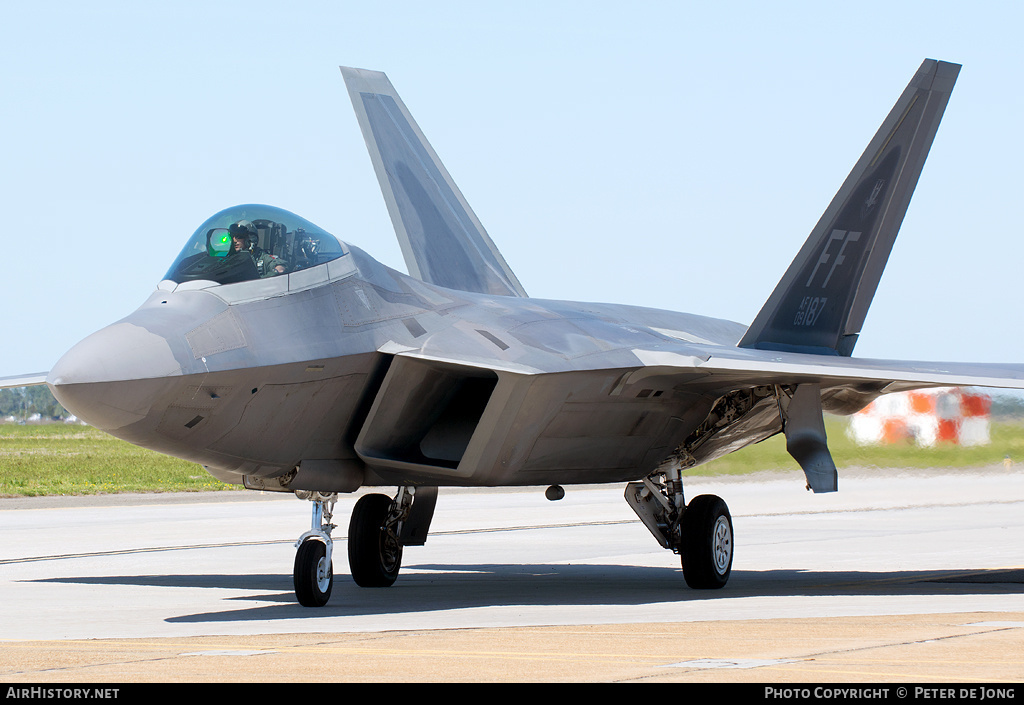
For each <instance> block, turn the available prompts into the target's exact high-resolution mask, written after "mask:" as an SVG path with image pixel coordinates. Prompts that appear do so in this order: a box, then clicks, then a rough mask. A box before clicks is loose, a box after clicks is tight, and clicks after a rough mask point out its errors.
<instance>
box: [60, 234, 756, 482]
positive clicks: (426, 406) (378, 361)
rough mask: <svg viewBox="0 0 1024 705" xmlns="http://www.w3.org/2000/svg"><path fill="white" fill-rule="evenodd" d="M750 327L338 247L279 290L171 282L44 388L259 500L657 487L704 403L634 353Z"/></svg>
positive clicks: (92, 339)
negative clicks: (451, 283)
mask: <svg viewBox="0 0 1024 705" xmlns="http://www.w3.org/2000/svg"><path fill="white" fill-rule="evenodd" d="M200 230H202V228H201V229H200ZM197 232H198V231H197ZM744 330H745V327H744V326H742V325H740V324H736V323H732V322H728V321H721V320H716V319H710V318H706V317H701V316H693V315H688V314H681V313H673V312H669V311H661V310H656V309H647V308H639V307H629V306H616V305H610V304H584V303H575V302H561V301H548V300H538V299H527V298H518V297H508V296H490V295H484V294H476V293H467V292H461V291H455V290H451V289H445V288H443V287H438V286H434V285H430V284H427V283H424V282H422V281H419V280H417V279H414V278H412V277H409V276H407V275H405V274H402V273H400V272H397V271H395V270H392V269H390V268H388V267H385V266H384V265H382V264H380V263H378V262H377V261H375V260H374V259H373V258H371V257H370V256H369V255H367V254H365V253H364V252H362V251H361V250H359V249H358V248H355V247H351V246H349V245H346V244H342V248H341V254H340V255H338V256H336V257H334V258H333V259H331V260H329V261H327V262H324V263H322V264H318V265H315V266H310V267H307V268H304V269H300V270H297V271H292V272H287V273H283V274H280V275H276V276H270V277H267V278H258V279H252V280H245V281H237V282H230V283H217V282H214V281H211V280H204V279H192V280H189V281H184V282H176V281H173V280H165V281H162V282H161V283H160V284H159V286H158V287H157V289H156V291H155V292H154V293H153V294H152V295H151V296H150V297H149V299H148V300H147V301H146V302H145V303H144V304H143V305H142V306H140V307H139V308H138V309H137V310H136V311H135V312H133V313H132V314H130V315H129V316H127V317H125V318H124V319H122V320H120V321H118V322H116V323H114V324H112V325H110V326H108V327H106V328H104V329H102V330H100V331H98V332H97V333H95V334H93V335H91V336H89V337H88V338H86V339H85V340H83V341H82V342H81V343H79V344H78V345H76V346H75V347H74V348H72V349H71V350H70V351H69V352H68V353H67V354H66V355H65V356H64V357H63V358H62V359H61V360H60V361H59V362H58V363H57V365H56V366H55V367H54V368H53V370H52V371H51V372H50V375H49V377H48V379H47V382H48V384H49V385H50V387H51V389H52V390H53V392H54V394H55V395H56V397H57V398H58V400H59V401H60V402H61V403H62V404H63V405H64V406H65V407H66V408H68V409H69V410H70V411H72V412H74V413H75V414H76V415H78V416H79V417H80V418H81V419H83V420H85V421H86V422H88V423H90V424H91V425H93V426H96V427H97V428H100V429H102V430H104V431H106V432H108V433H110V434H112V435H114V436H117V437H120V438H123V439H125V440H127V441H130V442H132V443H135V444H137V445H140V446H144V447H147V448H151V449H154V450H157V451H160V452H163V453H167V454H170V455H174V456H177V457H180V458H184V459H187V460H191V461H194V462H197V463H199V464H201V465H203V466H205V467H206V468H207V469H208V470H209V471H210V472H211V473H212V474H214V475H215V476H216V477H218V478H220V479H222V480H225V481H229V482H235V483H245V484H246V485H248V486H253V487H260V486H265V485H268V484H269V485H271V486H269V487H267V488H268V489H335V490H349V491H350V490H351V489H355V488H356V487H358V486H361V485H364V484H367V485H374V484H395V483H396V482H398V483H399V484H403V483H405V484H423V483H426V484H460V485H497V484H541V483H550V482H556V481H560V482H566V483H569V482H596V481H618V480H622V479H635V478H638V477H642V476H643V475H644V474H645V473H646V472H648V471H649V470H650V468H651V467H652V465H653V464H656V463H657V462H658V461H659V460H660V459H661V458H663V457H664V456H665V455H667V454H668V453H669V452H670V451H671V450H672V448H673V447H674V446H673V444H674V443H678V442H679V440H680V438H681V437H682V436H685V434H686V433H687V432H689V430H692V428H693V426H695V425H696V423H699V421H700V420H703V418H704V415H706V412H707V408H706V407H707V405H708V404H709V403H710V401H709V399H708V397H707V394H706V393H703V392H701V391H700V390H696V391H693V392H688V391H686V390H685V389H682V388H681V387H680V386H679V384H678V379H675V380H674V381H673V382H672V383H671V384H669V383H668V382H667V381H666V382H665V383H664V384H660V385H659V381H658V378H657V375H656V374H652V373H650V372H647V373H644V374H640V375H637V374H635V373H636V372H637V371H638V370H644V369H645V368H644V365H643V363H642V362H641V361H640V360H639V359H638V357H637V355H636V354H635V352H634V351H636V350H638V349H644V350H657V349H659V348H661V347H664V348H667V349H668V348H670V349H671V350H673V351H675V352H676V353H679V352H680V351H683V352H685V351H686V350H687V346H688V345H693V346H695V352H694V353H693V354H695V355H698V354H700V353H699V351H698V350H697V349H698V348H699V349H706V347H707V346H709V345H714V346H717V345H728V346H733V345H735V343H736V341H737V340H738V339H739V337H740V336H741V335H742V334H743V331H744ZM631 374H632V376H633V377H637V378H638V379H630V376H631ZM638 385H639V386H638ZM634 387H636V388H635V389H634ZM711 401H713V399H712V400H711ZM690 409H693V413H692V414H690V413H688V412H689V410H690ZM698 417H699V419H698ZM499 430H500V433H499ZM302 485H310V487H302Z"/></svg>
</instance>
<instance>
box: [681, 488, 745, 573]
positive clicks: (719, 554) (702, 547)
mask: <svg viewBox="0 0 1024 705" xmlns="http://www.w3.org/2000/svg"><path fill="white" fill-rule="evenodd" d="M681 529H682V547H681V549H682V550H681V551H680V560H681V562H682V565H683V577H684V578H686V584H687V585H689V586H690V587H691V588H695V589H697V590H714V589H717V588H722V587H725V584H726V583H727V582H729V574H730V573H732V555H733V551H734V549H735V544H734V541H733V531H732V517H731V516H730V515H729V507H728V506H726V504H725V502H724V501H723V500H722V498H721V497H717V496H715V495H713V494H702V495H700V496H698V497H694V498H693V501H691V502H690V503H689V504H688V505H686V509H685V510H683V518H682V523H681Z"/></svg>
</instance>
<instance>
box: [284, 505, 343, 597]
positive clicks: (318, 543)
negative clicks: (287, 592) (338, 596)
mask: <svg viewBox="0 0 1024 705" xmlns="http://www.w3.org/2000/svg"><path fill="white" fill-rule="evenodd" d="M295 495H296V496H297V497H299V499H308V500H310V501H311V502H313V521H312V527H311V528H310V530H309V531H307V532H306V533H304V534H303V535H302V536H300V537H299V540H298V541H296V542H295V546H296V547H297V548H298V549H299V550H298V551H297V552H296V554H295V567H294V569H293V571H292V582H293V584H294V586H295V597H296V598H298V600H299V604H300V605H302V606H303V607H323V606H324V605H326V604H327V601H328V600H330V599H331V590H332V588H333V587H334V567H333V565H332V562H331V558H332V554H333V549H334V541H333V540H332V539H331V531H333V530H334V529H335V528H336V526H335V524H332V523H331V516H332V512H333V510H334V503H335V502H336V501H337V499H338V495H336V494H321V493H319V492H306V491H299V492H296V493H295Z"/></svg>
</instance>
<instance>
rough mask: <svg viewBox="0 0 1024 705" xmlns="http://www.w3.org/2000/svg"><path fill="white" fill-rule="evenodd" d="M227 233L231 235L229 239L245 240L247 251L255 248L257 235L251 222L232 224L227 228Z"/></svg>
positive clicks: (242, 221)
mask: <svg viewBox="0 0 1024 705" xmlns="http://www.w3.org/2000/svg"><path fill="white" fill-rule="evenodd" d="M228 232H229V233H231V237H239V238H245V243H246V247H248V248H249V249H252V248H253V247H255V246H256V243H258V242H259V237H260V236H259V233H257V232H256V226H255V225H253V224H252V221H251V220H240V221H238V222H237V223H232V224H231V225H230V226H228Z"/></svg>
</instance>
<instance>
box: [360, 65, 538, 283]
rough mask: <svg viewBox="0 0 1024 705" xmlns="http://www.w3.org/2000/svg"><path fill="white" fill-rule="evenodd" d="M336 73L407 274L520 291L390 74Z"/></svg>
mask: <svg viewBox="0 0 1024 705" xmlns="http://www.w3.org/2000/svg"><path fill="white" fill-rule="evenodd" d="M341 73H342V75H343V76H344V77H345V84H346V85H347V86H348V92H349V97H350V98H351V99H352V106H353V107H354V108H355V111H356V117H357V118H358V120H359V127H360V129H361V130H362V132H363V139H364V140H365V141H366V147H367V149H368V150H369V151H370V160H371V161H372V162H373V168H374V171H375V172H376V174H377V180H378V181H379V182H380V187H381V191H383V193H384V200H385V202H386V203H387V206H388V213H389V214H390V215H391V222H392V223H393V224H394V226H395V233H396V234H397V235H398V241H399V244H400V245H401V247H402V255H403V256H404V257H405V263H406V266H407V267H408V268H409V274H411V275H412V276H414V277H416V278H418V279H421V280H423V281H425V282H430V283H431V284H437V285H439V286H444V287H447V288H449V289H458V290H461V291H474V292H478V293H482V294H499V295H504V296H526V292H525V291H523V287H522V286H521V285H520V284H519V280H518V279H516V276H515V274H513V273H512V270H511V269H510V268H509V266H508V264H507V263H506V262H505V259H504V257H502V256H501V253H500V252H499V251H498V248H497V247H495V246H494V243H493V242H491V238H490V237H488V235H487V231H485V230H484V227H483V225H481V224H480V221H479V220H478V219H477V217H476V214H475V213H473V210H472V209H471V208H470V207H469V204H468V203H467V202H466V199H465V198H464V197H463V195H462V193H461V192H460V191H459V188H458V187H457V186H456V185H455V182H454V181H452V178H451V176H450V175H449V174H448V171H447V170H446V169H445V168H444V165H443V164H442V163H441V160H440V159H438V157H437V154H435V153H434V150H433V148H431V146H430V143H428V142H427V139H426V137H424V136H423V133H422V132H421V131H420V128H419V126H418V125H417V124H416V121H415V120H413V118H412V115H411V114H410V113H409V111H408V110H407V109H406V107H405V103H403V102H402V99H401V98H400V97H399V96H398V93H396V92H395V89H394V87H393V86H392V85H391V81H389V80H388V77H387V76H385V75H384V74H383V73H381V72H379V71H366V70H364V69H354V68H347V67H344V66H343V67H341Z"/></svg>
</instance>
